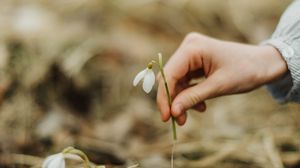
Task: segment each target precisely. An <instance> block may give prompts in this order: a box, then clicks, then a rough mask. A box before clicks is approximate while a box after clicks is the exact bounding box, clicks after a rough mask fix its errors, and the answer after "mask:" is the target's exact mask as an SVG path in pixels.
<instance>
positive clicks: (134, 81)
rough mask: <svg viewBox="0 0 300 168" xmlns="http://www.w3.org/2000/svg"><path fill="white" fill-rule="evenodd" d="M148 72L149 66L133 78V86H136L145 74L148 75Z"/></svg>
mask: <svg viewBox="0 0 300 168" xmlns="http://www.w3.org/2000/svg"><path fill="white" fill-rule="evenodd" d="M146 72H147V68H146V69H144V70H142V71H141V72H139V73H138V74H137V75H136V76H135V78H134V80H133V86H136V85H137V84H138V83H139V82H140V81H141V80H142V79H143V78H144V76H145V75H146Z"/></svg>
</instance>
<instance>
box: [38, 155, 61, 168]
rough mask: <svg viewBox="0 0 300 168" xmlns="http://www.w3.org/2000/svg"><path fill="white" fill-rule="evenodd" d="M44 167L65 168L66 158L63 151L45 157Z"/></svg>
mask: <svg viewBox="0 0 300 168" xmlns="http://www.w3.org/2000/svg"><path fill="white" fill-rule="evenodd" d="M42 168H65V159H64V155H63V154H62V153H58V154H54V155H51V156H49V157H47V158H46V159H45V161H44V162H43V166H42Z"/></svg>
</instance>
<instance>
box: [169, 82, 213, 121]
mask: <svg viewBox="0 0 300 168" xmlns="http://www.w3.org/2000/svg"><path fill="white" fill-rule="evenodd" d="M216 83H217V82H216V81H214V80H213V77H212V76H211V77H210V78H207V79H206V80H204V81H203V82H202V83H199V84H198V85H195V86H193V87H190V88H187V89H185V90H183V91H182V92H180V93H179V94H178V95H177V96H176V97H175V99H174V101H173V103H172V107H171V113H172V116H174V117H179V116H181V115H182V114H183V113H185V112H186V110H187V109H189V108H195V109H197V110H199V111H205V109H206V105H205V104H204V103H199V102H203V101H204V100H206V99H208V98H212V97H215V96H216V94H217V93H218V84H216Z"/></svg>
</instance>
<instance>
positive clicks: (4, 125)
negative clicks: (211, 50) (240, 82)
mask: <svg viewBox="0 0 300 168" xmlns="http://www.w3.org/2000/svg"><path fill="white" fill-rule="evenodd" d="M270 4H272V5H270ZM288 4H289V2H288V1H273V0H264V1H260V0H251V1H247V0H224V1H219V0H191V1H187V0H182V1H162V0H139V1H136V2H135V1H132V2H129V1H122V0H115V1H98V0H89V1H84V0H64V1H60V0H52V1H50V0H49V1H39V0H22V1H19V0H1V2H0V102H1V106H0V145H1V146H0V153H1V156H0V167H8V168H13V167H30V166H35V165H36V163H37V162H39V159H42V157H44V156H46V155H48V154H51V153H56V152H58V151H60V150H61V149H63V148H64V147H66V146H70V145H72V146H76V147H77V148H80V149H82V150H84V151H86V152H87V154H88V155H89V156H90V158H91V160H92V161H93V162H95V163H105V164H107V165H111V166H109V167H113V166H114V167H117V166H119V167H124V166H126V165H127V166H129V165H134V164H135V163H139V164H140V165H141V167H145V168H146V167H160V168H164V167H169V166H170V165H169V164H170V163H169V161H170V160H169V159H170V158H169V157H170V152H171V148H170V147H171V146H170V144H171V141H170V140H171V135H170V130H169V124H164V123H162V122H161V121H160V119H159V114H158V112H157V109H156V106H155V91H153V92H152V94H151V95H150V98H149V97H146V96H145V95H144V94H142V93H141V91H140V90H139V89H134V88H132V86H131V82H132V78H133V76H134V75H135V73H136V72H137V71H138V70H139V69H141V67H143V66H144V65H145V64H146V63H147V62H148V61H149V60H150V59H152V58H153V57H155V55H156V54H157V53H158V52H162V53H163V54H164V55H171V54H172V53H173V52H174V50H175V49H176V47H177V46H178V45H179V43H180V41H181V40H182V39H183V37H184V36H185V35H186V34H187V33H188V32H191V31H198V32H202V33H204V34H207V35H210V36H213V37H217V38H221V39H227V40H234V41H240V42H247V43H254V44H255V43H259V42H260V41H261V40H264V39H267V38H268V37H269V36H270V34H271V33H272V31H273V30H274V28H275V26H276V23H277V21H278V19H279V17H280V14H281V13H282V12H283V10H284V9H285V8H286V6H287V5H288ZM299 109H300V108H299V106H298V105H278V104H277V103H276V102H274V101H273V100H272V98H271V97H270V96H269V95H268V93H267V92H266V91H265V90H264V89H259V90H257V91H254V92H252V93H249V94H245V95H236V96H228V97H222V98H218V99H216V100H211V101H209V102H208V111H207V113H204V114H197V113H193V112H191V113H190V117H189V120H188V123H187V125H186V126H184V127H182V128H180V129H179V139H180V142H179V143H178V145H177V147H176V150H175V165H176V167H191V168H192V167H210V168H214V167H224V168H226V167H231V168H232V167H234V168H239V167H243V168H245V167H246V168H247V167H249V168H250V167H251V168H263V167H264V168H268V167H276V168H282V167H283V165H284V166H285V167H288V168H296V167H299V165H300V164H299V163H300V141H299V139H300V138H299V136H300V134H299V128H300V124H299V119H298V117H300V116H299V115H300V114H299ZM21 154H22V155H21ZM31 156H36V157H31ZM31 159H32V160H31Z"/></svg>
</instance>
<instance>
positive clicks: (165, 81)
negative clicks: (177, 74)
mask: <svg viewBox="0 0 300 168" xmlns="http://www.w3.org/2000/svg"><path fill="white" fill-rule="evenodd" d="M158 61H159V64H158V65H159V71H160V73H161V76H162V78H163V80H164V84H165V89H166V93H167V96H168V104H169V108H170V109H171V106H172V97H171V94H170V91H169V86H168V82H167V80H166V76H165V73H164V69H163V61H162V55H161V53H159V54H158ZM172 131H173V139H174V140H177V132H176V122H175V118H174V117H173V116H172Z"/></svg>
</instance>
